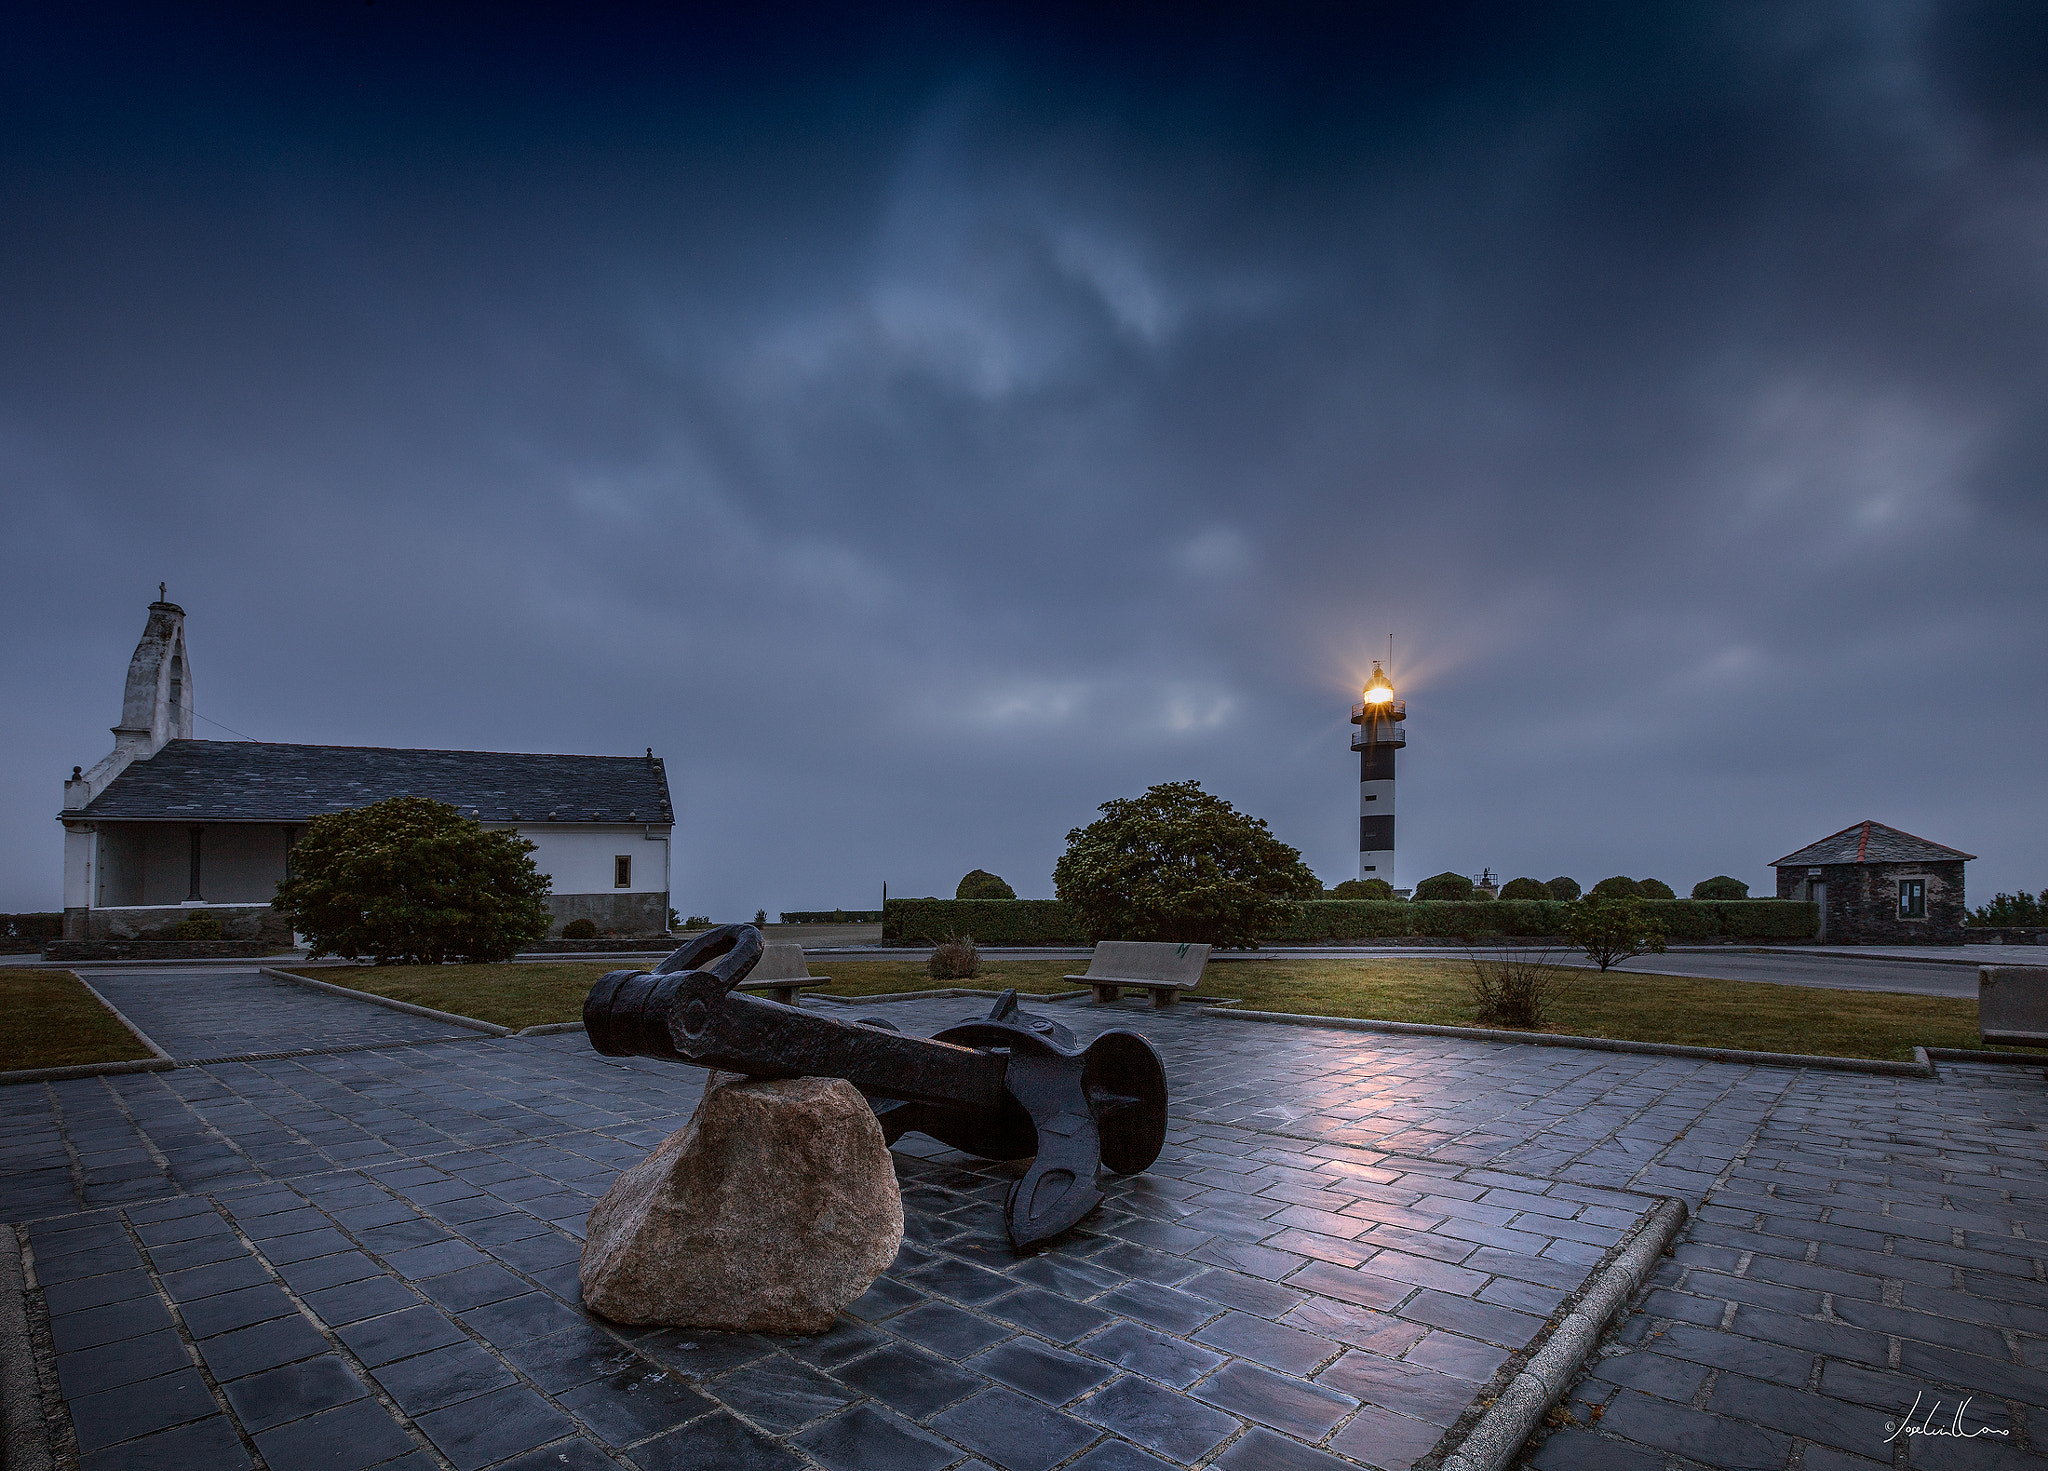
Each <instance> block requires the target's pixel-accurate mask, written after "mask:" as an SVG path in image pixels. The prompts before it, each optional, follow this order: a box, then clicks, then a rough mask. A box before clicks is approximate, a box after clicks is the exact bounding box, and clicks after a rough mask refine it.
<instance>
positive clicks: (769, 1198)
mask: <svg viewBox="0 0 2048 1471" xmlns="http://www.w3.org/2000/svg"><path fill="white" fill-rule="evenodd" d="M902 1243H903V1196H902V1194H901V1192H900V1191H899V1190H898V1188H897V1184H896V1170H895V1166H894V1164H893V1163H892V1162H891V1161H890V1158H889V1149H888V1146H887V1145H885V1144H884V1143H883V1142H882V1130H881V1126H880V1125H879V1124H877V1123H876V1122H875V1115H874V1110H873V1109H871V1108H870V1107H869V1106H868V1102H867V1100H866V1099H865V1098H863V1097H861V1095H860V1092H859V1090H858V1089H856V1088H855V1087H854V1086H853V1085H852V1084H851V1083H848V1082H845V1081H844V1080H842V1079H839V1078H788V1079H784V1080H781V1081H777V1082H752V1081H749V1080H747V1079H745V1078H741V1077H736V1076H734V1075H732V1074H727V1073H713V1074H712V1075H711V1080H710V1082H709V1083H708V1084H706V1086H705V1090H704V1099H703V1101H702V1102H701V1103H699V1104H698V1105H697V1111H696V1113H695V1114H693V1115H691V1117H690V1122H689V1123H687V1124H685V1125H684V1126H683V1127H682V1128H680V1129H678V1130H677V1131H676V1132H675V1133H673V1134H671V1135H669V1136H668V1138H666V1139H664V1140H663V1141H662V1142H661V1143H660V1144H659V1145H657V1146H656V1147H655V1150H654V1152H653V1153H652V1154H650V1155H648V1156H647V1158H646V1159H644V1160H642V1161H641V1162H640V1163H639V1164H637V1165H635V1166H633V1168H631V1169H630V1170H628V1171H626V1173H625V1174H623V1175H621V1176H619V1178H618V1179H617V1180H616V1181H614V1182H613V1184H612V1188H611V1189H610V1190H608V1191H606V1192H605V1196H604V1199H602V1200H600V1201H599V1202H598V1203H597V1205H596V1206H595V1207H594V1208H593V1209H592V1210H591V1212H590V1226H589V1231H588V1235H587V1236H586V1238H585V1240H584V1243H583V1260H582V1264H581V1267H580V1275H581V1277H582V1281H583V1301H584V1304H585V1305H586V1306H587V1307H589V1308H590V1309H591V1310H592V1311H594V1312H597V1313H602V1314H603V1315H604V1316H605V1317H607V1318H611V1319H613V1320H615V1321H617V1322H621V1323H662V1324H667V1325H669V1326H672V1327H678V1328H722V1329H728V1330H731V1331H736V1332H756V1333H822V1332H824V1331H825V1329H827V1328H829V1327H830V1326H831V1325H832V1320H833V1319H834V1318H836V1317H837V1316H838V1315H839V1311H840V1309H842V1308H844V1307H845V1306H846V1305H847V1304H848V1303H850V1302H852V1301H853V1300H854V1299H855V1298H857V1297H859V1296H860V1295H861V1294H862V1293H863V1292H866V1291H867V1290H868V1287H869V1286H870V1284H872V1283H873V1282H874V1280H875V1278H876V1277H878V1276H880V1275H881V1272H882V1269H883V1268H885V1267H887V1266H888V1265H889V1263H890V1262H892V1261H894V1260H895V1258H896V1251H897V1248H898V1247H899V1246H901V1245H902Z"/></svg>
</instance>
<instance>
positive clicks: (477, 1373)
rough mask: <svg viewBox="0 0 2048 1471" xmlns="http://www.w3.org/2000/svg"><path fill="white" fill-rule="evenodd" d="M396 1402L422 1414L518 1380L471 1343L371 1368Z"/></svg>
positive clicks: (439, 1349) (409, 1413)
mask: <svg viewBox="0 0 2048 1471" xmlns="http://www.w3.org/2000/svg"><path fill="white" fill-rule="evenodd" d="M371 1373H372V1375H373V1376H374V1377H375V1378H376V1380H377V1383H378V1384H380V1385H382V1386H383V1388H384V1392H385V1393H386V1394H388V1395H390V1396H391V1401H392V1403H393V1404H395V1405H397V1406H398V1408H400V1409H401V1410H403V1411H405V1412H406V1413H407V1414H408V1415H422V1414H425V1413H426V1412H427V1411H429V1410H438V1409H441V1408H443V1407H445V1406H447V1405H451V1404H454V1403H456V1402H457V1401H460V1400H466V1399H474V1398H476V1396H478V1395H480V1394H483V1393H485V1392H486V1391H489V1390H493V1389H502V1388H504V1387H505V1386H506V1385H508V1384H511V1383H513V1382H515V1381H514V1378H513V1375H512V1372H511V1370H509V1369H507V1368H506V1367H505V1365H504V1364H503V1363H502V1362H500V1361H499V1360H498V1359H497V1358H495V1357H494V1356H492V1355H491V1354H488V1353H486V1352H484V1350H482V1349H481V1348H478V1347H477V1346H476V1345H475V1344H473V1343H469V1342H462V1343H451V1344H449V1345H448V1346H447V1347H446V1348H437V1349H430V1350H428V1351H427V1352H426V1353H423V1354H414V1355H413V1356H412V1357H410V1358H404V1359H399V1360H397V1361H396V1362H394V1363H389V1364H385V1365H383V1366H381V1367H379V1368H377V1369H373V1370H372V1371H371Z"/></svg>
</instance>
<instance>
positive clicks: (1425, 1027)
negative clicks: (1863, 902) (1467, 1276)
mask: <svg viewBox="0 0 2048 1471" xmlns="http://www.w3.org/2000/svg"><path fill="white" fill-rule="evenodd" d="M1208 1015H1210V1016H1215V1017H1235V1018H1237V1019H1239V1020H1241V1021H1248V1022H1279V1023H1281V1024H1283V1025H1286V1026H1295V1027H1335V1028H1337V1029H1338V1030H1340V1031H1346V1032H1395V1033H1400V1034H1403V1035H1406V1036H1421V1037H1461V1038H1464V1039H1465V1040H1467V1041H1471V1042H1521V1043H1525V1044H1529V1045H1533V1046H1537V1047H1583V1048H1589V1049H1591V1050H1593V1051H1596V1052H1640V1053H1647V1054H1648V1055H1650V1056H1652V1057H1696V1058H1699V1059H1701V1060H1702V1061H1704V1062H1741V1063H1748V1064H1750V1065H1751V1066H1753V1067H1796V1068H1825V1069H1828V1070H1829V1071H1832V1072H1841V1073H1878V1074H1881V1075H1883V1076H1886V1077H1895V1078H1931V1077H1933V1076H1934V1064H1933V1063H1931V1062H1928V1061H1926V1060H1925V1057H1924V1053H1923V1054H1922V1055H1921V1056H1919V1057H1917V1058H1916V1060H1915V1061H1913V1062H1890V1061H1887V1060H1886V1059H1884V1058H1877V1057H1822V1056H1817V1055H1813V1054H1809V1053H1803V1052H1746V1051H1744V1050H1742V1049H1741V1048H1737V1047H1687V1046H1683V1045H1681V1044H1679V1043H1676V1042H1627V1041H1623V1040H1621V1039H1619V1038H1615V1037H1560V1036H1556V1035H1554V1034H1552V1033H1549V1032H1510V1031H1502V1030H1500V1029H1498V1028H1494V1027H1438V1026H1431V1025H1430V1024H1428V1023H1426V1022H1385V1021H1374V1020H1367V1019H1364V1018H1360V1017H1354V1016H1297V1015H1295V1014H1294V1013H1293V1012H1287V1011H1239V1010H1237V1009H1236V1008H1235V1007H1230V1006H1219V1007H1215V1008H1213V1009H1212V1010H1210V1011H1209V1012H1208ZM1916 1051H1918V1049H1916ZM1972 1055H1974V1054H1972Z"/></svg>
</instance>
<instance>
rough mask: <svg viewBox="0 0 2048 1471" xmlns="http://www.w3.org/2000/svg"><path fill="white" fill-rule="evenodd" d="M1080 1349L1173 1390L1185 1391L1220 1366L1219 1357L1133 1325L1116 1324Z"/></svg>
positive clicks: (1089, 1340)
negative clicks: (1169, 1386) (1168, 1386)
mask: <svg viewBox="0 0 2048 1471" xmlns="http://www.w3.org/2000/svg"><path fill="white" fill-rule="evenodd" d="M1080 1346H1081V1347H1082V1348H1083V1349H1084V1350H1085V1351H1087V1352H1088V1353H1090V1354H1092V1355H1094V1356H1095V1357H1096V1358H1098V1359H1105V1360H1107V1361H1108V1362H1110V1363H1112V1364H1116V1365H1118V1366H1120V1367H1122V1368H1125V1369H1129V1370H1131V1371H1133V1372H1134V1373H1138V1374H1143V1375H1144V1376H1145V1377H1146V1378H1147V1379H1155V1380H1157V1381H1159V1382H1160V1383H1161V1384H1167V1385H1171V1386H1172V1387H1173V1388H1175V1389H1186V1388H1187V1387H1188V1386H1189V1385H1190V1384H1193V1383H1194V1382H1195V1381H1196V1380H1197V1379H1199V1378H1201V1377H1202V1376H1203V1375H1204V1374H1207V1373H1208V1372H1209V1371H1210V1370H1212V1369H1214V1368H1215V1367H1216V1366H1217V1365H1219V1364H1221V1363H1222V1362H1223V1356H1222V1355H1221V1354H1216V1353H1211V1352H1210V1351H1209V1350H1208V1349H1205V1348H1199V1347H1197V1346H1195V1345H1194V1344H1191V1343H1188V1342H1185V1341H1184V1340H1182V1339H1178V1338H1172V1337H1169V1336H1168V1335H1166V1334H1164V1333H1160V1332H1157V1331H1156V1330H1154V1329H1151V1328H1144V1327H1140V1326H1139V1325H1137V1324H1135V1323H1118V1324H1116V1325H1115V1326H1114V1327H1111V1328H1107V1329H1105V1330H1103V1331H1102V1332H1101V1333H1098V1334H1096V1335H1095V1336H1094V1337H1093V1338H1090V1339H1086V1340H1084V1341H1083V1342H1082V1344H1081V1345H1080Z"/></svg>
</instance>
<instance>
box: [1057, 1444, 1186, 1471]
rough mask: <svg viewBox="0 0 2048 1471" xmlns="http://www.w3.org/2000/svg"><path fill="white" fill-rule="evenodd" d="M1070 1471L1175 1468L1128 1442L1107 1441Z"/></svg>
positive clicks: (1074, 1465)
mask: <svg viewBox="0 0 2048 1471" xmlns="http://www.w3.org/2000/svg"><path fill="white" fill-rule="evenodd" d="M1068 1471H1173V1468H1172V1467H1171V1466H1169V1465H1168V1463H1167V1462H1165V1461H1162V1460H1160V1459H1159V1457H1157V1456H1155V1455H1152V1454H1151V1453H1150V1452H1147V1451H1141V1450H1139V1449H1138V1448H1137V1447H1136V1446H1134V1445H1132V1444H1130V1443H1129V1442H1128V1441H1122V1440H1105V1441H1104V1442H1103V1443H1102V1444H1101V1445H1099V1446H1096V1447H1095V1448H1094V1449H1093V1450H1091V1451H1089V1452H1088V1453H1087V1454H1086V1455H1084V1456H1082V1457H1081V1458H1080V1459H1079V1460H1077V1461H1075V1462H1073V1464H1072V1465H1071V1466H1070V1467H1069V1468H1068Z"/></svg>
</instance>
